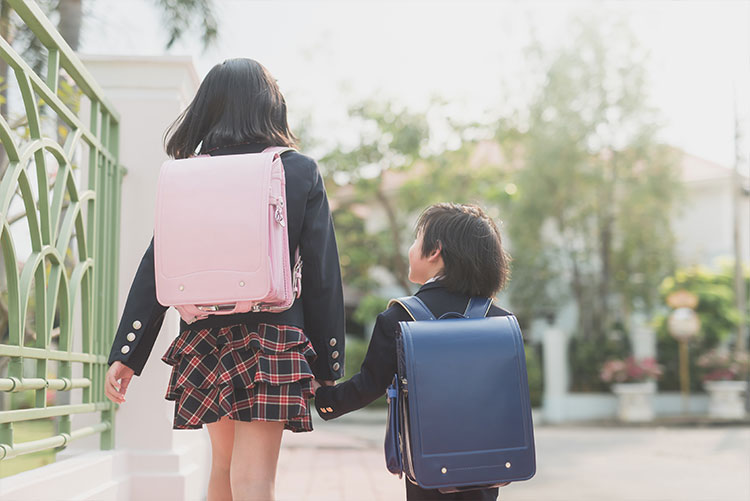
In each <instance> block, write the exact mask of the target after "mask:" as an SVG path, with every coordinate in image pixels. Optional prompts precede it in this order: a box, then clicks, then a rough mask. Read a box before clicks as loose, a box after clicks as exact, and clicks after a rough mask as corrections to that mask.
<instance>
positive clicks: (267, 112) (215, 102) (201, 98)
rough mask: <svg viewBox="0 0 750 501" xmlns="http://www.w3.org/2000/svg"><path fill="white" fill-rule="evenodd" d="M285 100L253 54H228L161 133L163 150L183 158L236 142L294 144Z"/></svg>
mask: <svg viewBox="0 0 750 501" xmlns="http://www.w3.org/2000/svg"><path fill="white" fill-rule="evenodd" d="M296 141H297V138H296V137H294V134H292V131H291V130H289V125H288V124H287V118H286V101H284V96H282V95H281V91H279V86H278V85H277V84H276V80H274V78H273V77H272V76H271V74H270V73H269V72H268V70H267V69H266V68H264V67H263V65H261V64H260V63H259V62H257V61H254V60H252V59H246V58H238V59H227V60H226V61H224V62H223V63H220V64H217V65H216V66H214V67H213V68H211V71H209V72H208V74H207V75H206V78H204V79H203V82H201V85H200V87H199V88H198V92H197V93H196V94H195V97H194V98H193V101H192V102H191V103H190V105H189V106H188V107H187V109H186V110H185V111H183V112H182V114H180V116H179V117H177V119H176V120H175V121H174V122H173V123H172V125H170V126H169V128H168V129H167V131H166V132H165V134H164V145H165V149H166V151H167V154H168V155H169V156H171V157H173V158H187V157H189V156H190V155H193V154H194V153H195V152H196V151H195V150H196V148H198V145H199V144H200V145H201V149H200V152H199V153H205V152H206V151H208V150H209V149H211V148H216V147H220V146H230V145H233V144H238V143H259V144H266V145H269V146H290V147H294V146H295V143H296Z"/></svg>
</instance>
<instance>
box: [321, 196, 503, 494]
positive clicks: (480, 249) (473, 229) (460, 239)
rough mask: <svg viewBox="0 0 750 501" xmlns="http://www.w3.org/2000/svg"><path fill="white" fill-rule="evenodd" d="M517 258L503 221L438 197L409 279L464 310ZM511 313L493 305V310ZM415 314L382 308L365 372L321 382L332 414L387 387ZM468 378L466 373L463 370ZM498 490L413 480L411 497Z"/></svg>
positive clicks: (488, 292) (324, 405)
mask: <svg viewBox="0 0 750 501" xmlns="http://www.w3.org/2000/svg"><path fill="white" fill-rule="evenodd" d="M509 261H510V257H509V256H508V255H507V254H506V253H505V251H504V250H503V247H502V244H501V240H500V232H499V231H498V229H497V226H496V225H495V223H494V222H493V221H492V219H490V218H489V217H488V216H487V215H486V214H485V213H484V211H482V209H481V208H479V207H477V206H475V205H460V204H447V203H443V204H436V205H432V206H430V207H428V208H427V209H426V210H425V211H424V212H423V213H422V215H421V216H420V217H419V220H418V221H417V227H416V238H415V240H414V243H413V244H412V246H411V248H410V249H409V280H410V281H411V282H413V283H415V284H419V285H421V287H420V289H419V291H417V293H416V295H417V296H418V297H419V299H421V300H422V301H423V302H424V303H425V305H427V307H428V308H429V309H430V311H432V313H433V315H434V316H435V317H436V318H439V317H440V316H441V315H443V314H445V313H448V312H463V311H465V309H466V306H467V304H468V302H469V298H471V297H472V296H480V297H492V296H494V295H495V294H496V293H497V292H498V291H499V290H500V289H501V288H502V287H503V286H504V285H505V283H506V281H507V278H508V275H509V270H508V263H509ZM509 314H510V312H508V311H506V310H504V309H502V308H499V307H497V306H495V305H492V307H491V308H490V311H489V312H488V314H487V316H505V315H509ZM409 320H411V317H410V316H409V314H408V313H406V311H405V310H404V309H403V308H402V307H401V306H399V305H394V306H391V307H390V308H388V309H387V310H385V311H384V312H382V313H380V314H379V315H378V317H377V321H376V322H375V327H374V329H373V333H372V338H371V339H370V345H369V347H368V349H367V355H366V356H365V360H364V362H363V363H362V367H361V369H360V372H359V373H358V374H355V375H354V376H352V378H351V379H349V380H348V381H345V382H343V383H341V384H338V385H336V386H322V387H321V386H319V385H317V384H316V386H315V387H316V393H315V406H316V408H317V410H318V414H319V415H320V416H321V417H322V418H323V419H325V420H330V419H334V418H337V417H339V416H341V415H343V414H346V413H347V412H351V411H354V410H357V409H361V408H362V407H364V406H366V405H367V404H369V403H370V402H372V401H373V400H375V399H376V398H378V397H380V396H381V395H382V394H383V393H385V390H386V388H387V387H388V385H389V384H390V383H391V380H392V379H393V375H394V374H395V373H396V371H397V367H396V365H397V362H396V336H397V332H398V323H399V322H400V321H409ZM455 376H456V378H460V377H461V374H456V375H455ZM497 494H498V489H497V488H493V489H478V490H472V491H465V492H459V493H452V494H441V493H439V492H438V491H437V490H426V489H422V488H420V487H419V486H417V485H414V484H412V483H411V482H409V481H408V480H407V481H406V499H407V500H409V501H412V500H427V499H440V500H443V499H451V500H458V499H460V500H495V499H497Z"/></svg>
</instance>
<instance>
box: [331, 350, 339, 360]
mask: <svg viewBox="0 0 750 501" xmlns="http://www.w3.org/2000/svg"><path fill="white" fill-rule="evenodd" d="M331 358H333V359H334V360H335V359H337V358H339V352H338V351H334V352H333V353H331Z"/></svg>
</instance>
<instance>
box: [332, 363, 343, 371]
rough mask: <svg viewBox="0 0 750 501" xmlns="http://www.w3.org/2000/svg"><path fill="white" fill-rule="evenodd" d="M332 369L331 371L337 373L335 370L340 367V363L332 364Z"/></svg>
mask: <svg viewBox="0 0 750 501" xmlns="http://www.w3.org/2000/svg"><path fill="white" fill-rule="evenodd" d="M332 367H333V370H335V371H337V370H339V368H340V367H341V364H340V363H338V362H336V363H334V364H333V366H332Z"/></svg>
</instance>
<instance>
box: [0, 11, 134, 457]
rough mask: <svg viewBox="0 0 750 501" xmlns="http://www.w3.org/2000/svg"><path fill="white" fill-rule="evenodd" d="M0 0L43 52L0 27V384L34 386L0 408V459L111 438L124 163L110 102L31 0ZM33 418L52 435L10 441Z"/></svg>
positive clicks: (105, 445) (21, 388)
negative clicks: (45, 423)
mask: <svg viewBox="0 0 750 501" xmlns="http://www.w3.org/2000/svg"><path fill="white" fill-rule="evenodd" d="M6 1H7V3H8V4H9V5H10V6H11V7H12V8H13V9H14V10H15V13H16V15H17V16H18V17H19V18H20V20H21V21H22V23H23V25H25V26H26V27H27V28H28V30H29V31H30V33H33V36H34V37H35V38H36V41H37V42H38V44H39V46H40V50H39V51H38V52H37V53H41V54H46V64H41V65H38V66H41V67H46V71H45V72H42V71H39V69H38V68H36V71H35V68H34V67H32V64H30V63H29V62H27V61H25V60H24V58H23V57H21V56H20V55H19V53H18V52H17V51H16V50H14V48H13V47H12V46H11V43H9V42H8V40H6V39H5V38H2V37H0V58H1V59H2V61H1V62H2V64H3V67H4V68H7V70H6V71H5V73H7V75H0V78H3V79H4V81H3V82H2V85H3V87H4V93H3V95H2V96H0V101H3V102H4V110H5V112H4V113H3V114H2V116H0V141H1V142H2V150H3V157H2V158H1V160H2V163H0V215H1V216H0V217H1V219H0V222H1V223H2V228H0V249H1V252H0V256H1V257H2V261H3V262H4V268H3V269H2V270H0V277H2V274H3V273H4V280H1V281H0V305H1V306H3V307H4V309H5V313H7V315H6V319H5V321H4V322H3V319H2V313H3V312H2V311H0V364H3V365H4V364H7V376H3V374H2V372H0V392H10V393H13V394H17V393H18V392H29V391H32V392H33V396H34V397H33V405H32V406H31V407H30V408H24V409H13V408H11V409H3V410H0V464H2V463H1V462H2V461H4V460H7V459H10V458H13V457H15V456H19V455H22V454H27V453H30V452H35V451H40V450H47V449H53V448H61V447H65V445H66V444H68V443H69V442H70V441H71V440H74V439H76V438H80V437H84V436H87V435H92V434H97V433H100V434H101V439H100V446H101V448H102V449H111V448H113V446H114V443H113V442H114V440H113V437H114V435H113V431H114V430H113V423H114V422H113V414H114V404H111V403H110V402H109V401H108V400H107V399H106V398H105V396H104V388H103V382H104V375H105V373H106V369H107V363H106V362H107V354H108V349H109V343H110V339H109V337H110V335H111V333H112V332H114V330H115V327H116V320H117V319H116V307H117V303H116V301H117V295H116V291H117V277H118V249H119V241H118V240H119V236H118V235H119V231H118V230H119V220H120V214H119V211H120V192H121V189H120V186H121V180H122V176H123V173H124V169H123V168H122V167H121V166H120V164H119V161H118V158H119V154H118V139H119V132H118V129H119V115H118V113H117V111H116V110H115V109H114V108H113V107H112V106H111V104H110V103H109V102H108V101H107V99H106V98H105V97H104V96H103V93H102V91H101V89H100V88H99V86H98V85H97V83H96V82H95V81H94V80H93V78H92V77H91V75H90V74H89V73H88V72H87V70H86V69H85V68H84V66H83V64H82V63H81V61H80V60H79V59H78V57H77V56H76V54H75V53H74V52H73V50H72V49H71V48H70V47H69V46H68V45H67V44H66V43H65V41H64V40H63V39H62V37H61V36H60V34H59V33H58V32H57V31H56V30H55V28H54V26H53V25H52V23H51V22H50V21H49V19H47V18H46V16H45V15H44V13H43V12H42V11H41V10H40V9H39V7H38V6H37V5H36V4H35V3H34V2H33V1H31V0H6ZM9 70H12V75H11V74H10V71H9ZM42 73H44V78H43V77H42V76H40V75H41V74H42ZM12 81H13V83H14V84H17V88H16V87H12V86H11V82H12ZM13 90H15V91H16V92H17V94H18V102H19V103H21V102H22V108H21V112H20V113H19V117H18V118H16V119H12V118H11V117H10V115H11V111H10V110H11V108H10V107H9V106H8V104H9V103H10V102H11V97H12V91H13ZM86 108H88V109H89V113H88V116H89V120H88V124H84V122H83V120H82V119H81V116H84V115H86V113H85V112H82V110H85V109H86ZM82 186H87V187H86V188H85V189H82V188H81V187H82ZM23 222H26V227H23ZM24 246H25V247H28V251H29V252H28V257H25V256H24V254H25V253H24V252H22V248H23V247H24ZM19 259H22V260H23V261H22V262H19V261H18V260H19ZM3 282H5V283H3ZM3 286H5V290H2V288H3ZM32 290H33V294H32ZM6 298H7V299H6ZM2 303H5V304H2ZM32 320H33V322H32ZM3 324H5V327H3ZM0 366H1V365H0ZM55 368H56V369H57V370H56V374H54V375H50V371H53V370H54V369H55ZM3 372H4V371H3ZM74 390H81V394H80V397H79V395H78V394H76V400H80V402H76V403H67V404H61V405H49V402H48V400H52V399H53V398H50V396H54V395H56V394H57V395H61V393H60V392H65V393H67V395H65V398H61V400H67V401H68V402H70V401H72V398H71V393H73V391H74ZM0 396H2V395H1V394H0ZM92 412H100V413H101V419H100V421H99V422H98V423H95V424H93V425H89V426H86V427H83V428H80V429H75V430H72V429H71V415H74V414H78V413H92ZM40 418H57V431H56V432H53V433H52V436H48V437H46V438H41V439H36V440H31V441H26V442H21V443H16V442H15V441H14V438H13V431H14V425H16V424H19V423H22V422H28V421H30V420H35V419H40Z"/></svg>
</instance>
